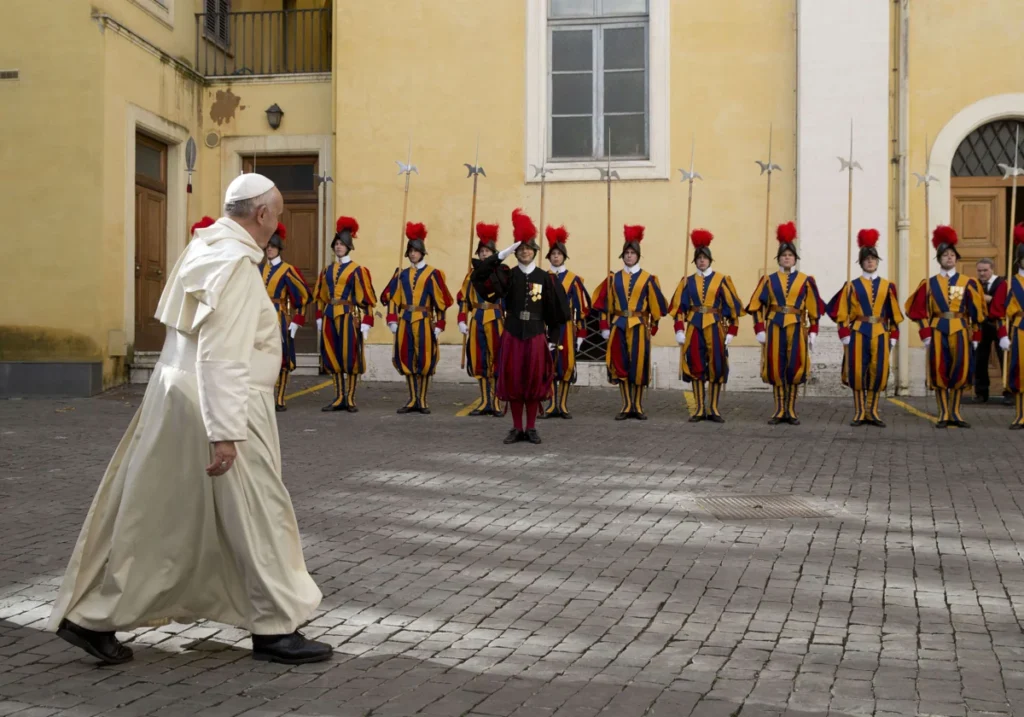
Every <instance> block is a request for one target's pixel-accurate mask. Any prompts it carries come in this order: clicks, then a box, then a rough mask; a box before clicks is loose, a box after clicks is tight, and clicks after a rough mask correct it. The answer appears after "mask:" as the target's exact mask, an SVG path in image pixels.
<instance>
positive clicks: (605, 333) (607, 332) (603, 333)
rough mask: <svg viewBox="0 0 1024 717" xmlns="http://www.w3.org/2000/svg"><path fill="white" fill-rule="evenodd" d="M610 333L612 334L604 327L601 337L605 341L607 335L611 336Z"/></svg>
mask: <svg viewBox="0 0 1024 717" xmlns="http://www.w3.org/2000/svg"><path fill="white" fill-rule="evenodd" d="M611 335H612V332H611V331H610V330H609V329H604V330H603V331H602V332H601V338H602V339H604V340H605V341H607V340H608V337H609V336H611Z"/></svg>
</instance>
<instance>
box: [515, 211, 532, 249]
mask: <svg viewBox="0 0 1024 717" xmlns="http://www.w3.org/2000/svg"><path fill="white" fill-rule="evenodd" d="M536 236H537V225H536V224H534V223H533V220H532V219H530V217H528V216H527V215H526V214H524V213H523V210H522V209H516V210H515V211H513V212H512V237H513V239H515V241H517V242H521V243H522V242H530V241H531V240H533V238H534V237H536Z"/></svg>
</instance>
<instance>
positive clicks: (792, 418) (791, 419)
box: [786, 416, 800, 426]
mask: <svg viewBox="0 0 1024 717" xmlns="http://www.w3.org/2000/svg"><path fill="white" fill-rule="evenodd" d="M786 421H787V422H788V423H789V425H791V426H799V425H800V419H799V418H797V417H796V416H790V417H789V418H787V419H786Z"/></svg>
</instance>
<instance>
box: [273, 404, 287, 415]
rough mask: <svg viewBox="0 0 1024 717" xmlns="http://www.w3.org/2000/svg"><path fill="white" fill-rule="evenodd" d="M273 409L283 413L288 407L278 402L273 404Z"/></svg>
mask: <svg viewBox="0 0 1024 717" xmlns="http://www.w3.org/2000/svg"><path fill="white" fill-rule="evenodd" d="M274 410H275V411H277V412H278V413H284V412H285V411H287V410H288V407H287V406H285V405H284V404H283V403H278V404H275V405H274Z"/></svg>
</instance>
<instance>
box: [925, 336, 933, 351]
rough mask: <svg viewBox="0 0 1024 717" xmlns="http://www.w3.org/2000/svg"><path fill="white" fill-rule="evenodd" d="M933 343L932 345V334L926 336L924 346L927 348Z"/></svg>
mask: <svg viewBox="0 0 1024 717" xmlns="http://www.w3.org/2000/svg"><path fill="white" fill-rule="evenodd" d="M931 345H932V337H931V336H928V337H927V338H925V340H924V347H925V348H928V347H929V346H931Z"/></svg>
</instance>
